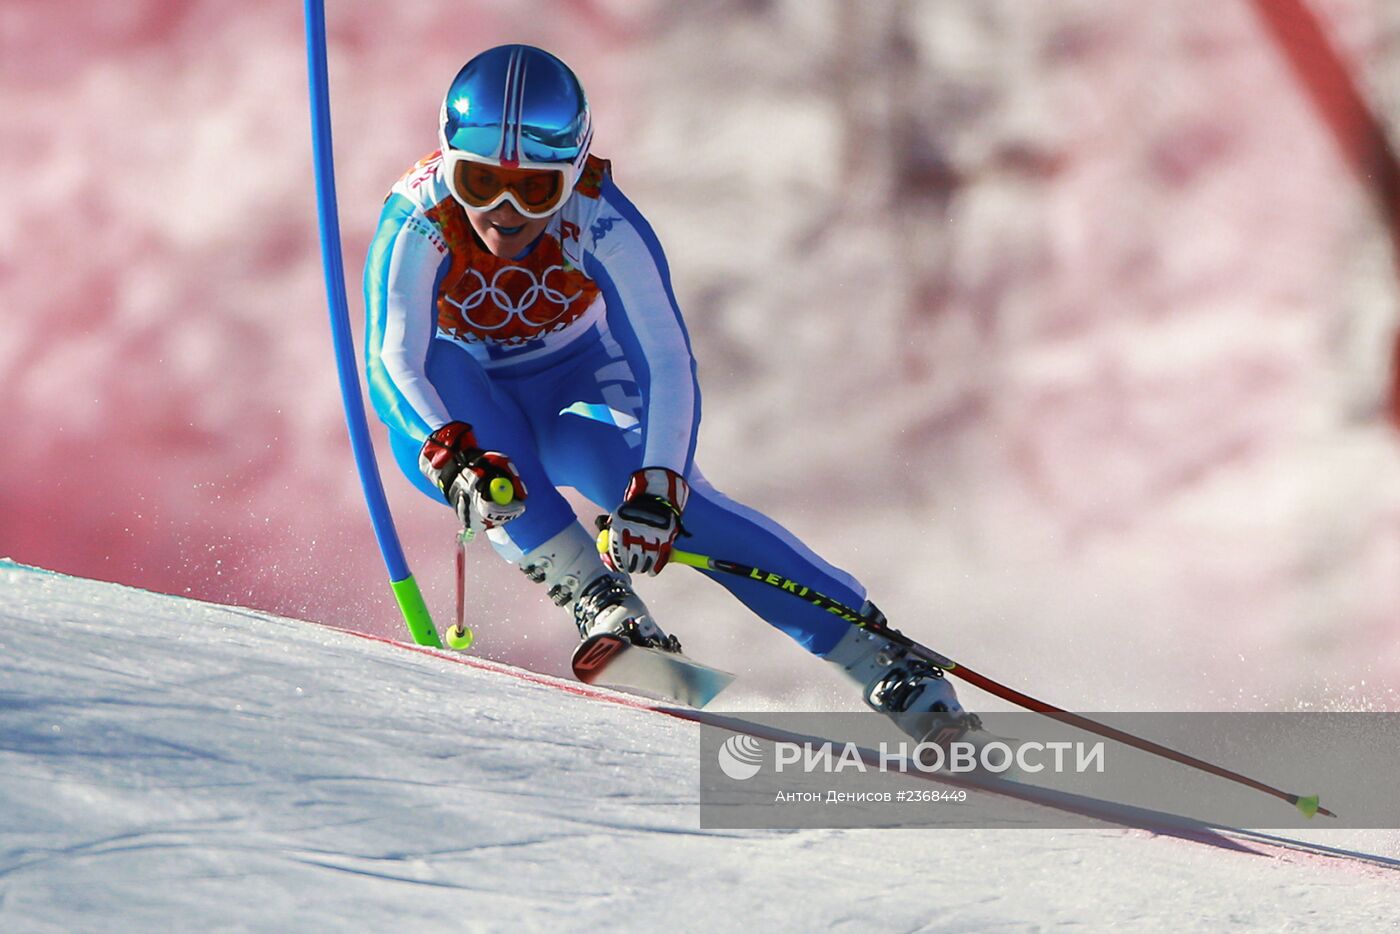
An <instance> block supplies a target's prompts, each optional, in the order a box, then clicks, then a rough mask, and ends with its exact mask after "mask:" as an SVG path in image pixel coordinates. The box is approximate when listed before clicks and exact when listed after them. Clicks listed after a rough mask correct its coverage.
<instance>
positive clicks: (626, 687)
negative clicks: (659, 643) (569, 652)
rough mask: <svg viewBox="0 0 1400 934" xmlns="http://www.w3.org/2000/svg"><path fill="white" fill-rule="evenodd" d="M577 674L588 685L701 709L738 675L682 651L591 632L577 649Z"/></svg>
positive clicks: (575, 674)
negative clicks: (594, 634)
mask: <svg viewBox="0 0 1400 934" xmlns="http://www.w3.org/2000/svg"><path fill="white" fill-rule="evenodd" d="M573 669H574V677H576V678H578V679H579V680H580V681H582V682H583V683H585V684H594V685H599V686H602V687H609V688H615V689H616V690H619V691H626V692H628V693H630V694H641V695H644V696H646V697H653V698H657V699H660V700H669V701H673V702H675V703H677V704H685V705H686V706H688V707H695V708H697V709H698V708H701V707H704V706H705V705H706V704H708V703H709V702H710V701H712V700H714V699H715V696H716V695H717V694H719V692H720V691H723V690H724V689H725V688H726V687H728V686H729V683H730V682H731V681H733V680H734V676H733V675H732V674H730V673H729V672H727V671H720V670H719V669H718V668H711V667H710V666H708V665H702V664H700V663H699V662H697V661H695V660H694V659H690V658H687V657H685V656H684V655H682V654H681V653H679V652H664V651H662V650H661V649H653V648H648V647H646V646H641V645H634V644H633V643H631V642H629V641H627V640H626V639H624V638H622V637H621V636H618V635H616V634H614V633H610V632H605V633H599V634H598V635H596V636H589V637H588V638H587V639H584V640H583V641H582V642H580V643H579V645H578V648H577V649H575V650H574V657H573Z"/></svg>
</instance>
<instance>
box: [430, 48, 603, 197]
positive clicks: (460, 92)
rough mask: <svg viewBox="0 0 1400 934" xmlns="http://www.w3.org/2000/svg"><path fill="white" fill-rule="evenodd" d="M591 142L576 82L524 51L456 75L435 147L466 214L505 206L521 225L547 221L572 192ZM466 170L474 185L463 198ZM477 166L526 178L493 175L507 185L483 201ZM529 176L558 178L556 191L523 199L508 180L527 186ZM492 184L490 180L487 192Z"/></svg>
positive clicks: (493, 55) (536, 53) (492, 57)
mask: <svg viewBox="0 0 1400 934" xmlns="http://www.w3.org/2000/svg"><path fill="white" fill-rule="evenodd" d="M592 138H593V122H592V117H591V114H590V113H589V109H588V98H587V97H586V96H585V95H584V93H583V85H582V84H580V83H579V80H578V77H577V76H576V75H575V74H574V73H573V72H572V71H571V70H570V69H569V66H568V65H565V64H564V63H563V62H561V61H560V60H559V59H557V58H555V57H554V56H553V55H551V54H549V53H548V52H546V51H544V50H543V49H537V48H535V47H534V46H530V45H501V46H497V47H496V48H494V49H487V50H486V51H485V52H482V53H481V54H480V55H477V56H476V57H475V58H473V59H472V60H471V61H469V62H467V63H466V65H464V66H462V70H461V71H459V72H457V77H455V78H453V79H452V86H451V87H450V88H448V91H447V96H446V97H445V98H444V99H443V102H442V118H441V123H440V126H439V142H440V143H441V145H442V155H443V160H444V162H445V164H446V169H447V178H448V184H449V187H450V188H451V190H452V194H453V195H454V196H455V197H456V198H457V200H458V201H459V202H461V203H462V205H463V206H464V207H466V208H468V209H469V210H474V211H484V210H490V209H491V208H494V207H495V206H496V205H498V204H500V203H501V202H502V201H507V200H508V201H510V202H511V204H512V205H514V206H515V208H516V209H517V210H519V211H520V212H521V213H522V214H525V215H526V216H528V217H536V218H538V217H547V216H548V215H550V214H552V213H554V212H555V211H557V210H558V209H559V207H560V206H561V205H562V204H563V203H564V201H566V200H567V199H568V196H569V194H570V193H571V192H572V191H573V189H574V184H575V183H576V182H577V181H578V176H579V172H580V171H581V170H582V168H583V163H584V160H585V159H586V158H587V157H588V144H589V143H590V142H591V141H592ZM472 166H475V167H477V168H476V169H474V170H473V172H474V173H475V174H474V175H473V179H474V181H475V184H474V186H473V188H472V190H471V191H468V190H467V188H468V186H467V170H468V169H470V168H471V167H472ZM482 166H495V167H497V168H500V169H506V170H526V171H525V172H524V173H518V172H507V173H498V174H500V175H502V176H504V177H505V178H506V179H507V180H506V181H505V182H502V183H500V185H499V192H494V191H488V192H487V193H486V196H483V193H482V190H481V187H482V184H483V183H482V181H481V177H482V170H481V168H480V167H482ZM529 170H544V171H549V172H556V173H558V178H557V187H553V186H550V187H551V193H550V194H547V195H542V196H538V197H530V198H527V197H525V196H523V194H522V192H523V191H524V186H523V185H513V184H511V182H510V180H509V179H510V178H512V177H519V176H523V177H526V178H528V177H529V175H530V171H529ZM489 174H490V173H487V175H489ZM498 181H499V179H497V178H495V177H491V178H489V179H488V182H487V184H492V185H494V184H496V183H497V182H498ZM536 181H538V179H536ZM536 191H538V186H536Z"/></svg>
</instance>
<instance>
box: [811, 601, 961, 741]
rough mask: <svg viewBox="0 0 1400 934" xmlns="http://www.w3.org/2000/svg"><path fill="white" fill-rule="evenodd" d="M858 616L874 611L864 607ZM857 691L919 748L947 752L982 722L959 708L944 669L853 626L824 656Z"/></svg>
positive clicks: (875, 610)
mask: <svg viewBox="0 0 1400 934" xmlns="http://www.w3.org/2000/svg"><path fill="white" fill-rule="evenodd" d="M861 612H862V615H877V614H879V610H877V609H875V606H874V604H871V603H869V602H867V603H866V604H865V606H864V607H862V610H861ZM825 658H826V660H827V661H828V662H831V663H832V664H833V665H836V666H837V667H838V668H840V669H841V672H842V673H843V674H844V675H845V676H846V677H848V678H850V679H851V680H853V681H854V682H855V683H856V684H857V685H859V686H860V690H861V698H862V699H863V700H864V701H865V703H866V704H867V705H868V706H869V707H870V708H871V709H873V710H877V711H879V712H880V713H882V714H884V715H885V716H887V717H889V718H890V720H892V721H894V725H895V726H897V727H899V729H900V730H901V731H903V732H904V733H906V734H907V735H909V736H910V737H912V738H913V739H914V740H916V741H917V742H920V743H934V744H935V745H938V746H943V747H944V748H946V747H947V746H948V744H949V743H952V742H954V741H956V740H958V739H961V738H962V737H963V736H964V735H965V734H966V733H967V732H968V731H969V730H980V729H981V727H982V721H981V720H979V719H978V717H977V715H976V714H971V713H968V712H967V711H966V710H964V709H963V707H962V704H960V703H958V696H957V694H956V693H955V692H954V691H953V686H952V685H951V684H949V683H948V679H947V678H945V677H944V676H943V669H941V668H939V667H938V666H937V665H934V664H932V663H931V662H928V661H925V660H924V659H922V658H919V657H918V656H916V655H912V654H911V653H910V652H909V650H908V649H906V648H905V647H904V646H902V645H899V644H898V643H895V642H892V641H890V640H889V639H886V638H884V637H882V636H880V635H879V634H878V633H874V632H870V631H869V630H866V629H861V628H860V627H857V626H852V627H851V629H850V631H849V632H848V633H846V634H845V635H844V636H842V637H841V641H839V642H837V643H836V646H835V647H834V648H833V649H832V650H831V651H830V652H828V653H827V654H826V656H825Z"/></svg>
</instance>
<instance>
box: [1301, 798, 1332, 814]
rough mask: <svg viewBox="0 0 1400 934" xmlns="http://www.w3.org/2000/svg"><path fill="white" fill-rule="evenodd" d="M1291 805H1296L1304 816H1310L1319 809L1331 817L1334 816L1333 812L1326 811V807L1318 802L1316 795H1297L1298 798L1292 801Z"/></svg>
mask: <svg viewBox="0 0 1400 934" xmlns="http://www.w3.org/2000/svg"><path fill="white" fill-rule="evenodd" d="M1293 806H1294V807H1296V808H1297V809H1298V810H1299V811H1301V812H1302V813H1303V816H1304V817H1312V816H1313V815H1314V814H1316V813H1317V812H1318V811H1319V810H1320V811H1322V812H1323V813H1324V814H1328V815H1331V816H1333V817H1335V816H1336V815H1335V814H1332V812H1331V811H1328V810H1327V809H1326V808H1324V807H1322V805H1321V804H1319V803H1318V798H1317V795H1299V796H1298V800H1297V801H1294V802H1293Z"/></svg>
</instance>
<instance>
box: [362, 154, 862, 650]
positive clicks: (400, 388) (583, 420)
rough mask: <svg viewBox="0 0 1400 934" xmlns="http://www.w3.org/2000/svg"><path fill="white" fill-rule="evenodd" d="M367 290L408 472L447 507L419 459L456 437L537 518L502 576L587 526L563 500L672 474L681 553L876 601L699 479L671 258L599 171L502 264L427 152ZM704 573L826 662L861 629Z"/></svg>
mask: <svg viewBox="0 0 1400 934" xmlns="http://www.w3.org/2000/svg"><path fill="white" fill-rule="evenodd" d="M364 288H365V307H366V316H367V322H366V359H367V368H368V379H369V387H370V399H371V401H372V403H373V406H374V409H375V411H376V412H377V413H378V414H379V417H380V419H382V420H383V422H384V423H385V424H386V425H387V426H388V427H389V435H390V441H391V444H392V448H393V452H394V456H395V458H396V460H397V461H398V464H399V467H400V468H401V469H402V471H403V473H404V474H405V475H406V476H407V477H408V478H409V479H410V480H411V481H412V482H413V483H414V484H416V485H417V486H418V487H419V488H420V489H422V490H423V492H424V493H426V494H428V495H429V496H431V497H433V498H434V499H435V500H437V501H439V502H443V501H444V500H443V497H442V494H441V493H440V492H439V491H438V490H437V489H436V488H434V487H433V485H432V484H431V483H430V482H429V481H428V480H427V479H426V478H425V477H424V476H423V475H422V474H421V473H420V472H419V469H418V453H419V449H420V448H421V447H422V445H423V442H424V440H425V439H426V438H427V436H428V435H429V434H430V433H431V432H433V431H435V430H436V429H438V428H440V427H441V426H442V425H444V424H446V423H447V422H449V421H463V422H467V423H469V424H470V425H472V427H473V429H474V431H475V433H476V437H477V440H478V442H479V443H480V444H481V446H482V447H484V448H486V449H487V450H495V451H500V452H502V453H504V454H506V455H507V456H508V457H510V458H511V460H512V461H513V462H514V463H515V465H516V467H517V468H518V469H519V471H520V473H521V476H522V478H523V479H524V481H525V486H526V488H527V489H528V490H529V494H530V496H529V501H528V505H527V508H526V511H525V513H524V515H523V516H521V517H520V518H519V519H516V520H514V521H513V522H511V523H509V524H508V525H507V526H504V527H503V528H502V529H501V530H500V531H501V532H504V533H505V534H504V535H501V534H497V535H493V537H492V538H493V545H494V546H495V547H496V549H497V551H498V552H500V553H501V554H502V555H503V556H504V557H505V558H506V559H507V560H509V561H512V562H514V563H519V562H520V561H521V560H523V558H524V557H525V556H528V555H529V554H530V552H531V550H532V549H535V548H538V547H539V546H540V545H541V544H543V543H544V542H546V541H548V540H549V539H550V538H552V537H553V536H555V535H556V534H558V533H559V532H561V531H563V530H564V529H565V527H566V526H567V525H568V524H569V523H572V522H575V521H577V518H576V517H575V515H574V512H573V510H572V508H571V507H570V506H569V504H568V502H567V501H566V500H565V499H564V497H563V496H561V495H560V493H559V491H558V489H557V488H558V487H566V486H567V487H573V488H574V489H576V490H578V491H579V492H581V493H582V494H583V495H584V496H586V497H587V498H588V499H590V500H592V501H593V502H594V503H596V504H597V505H598V507H599V508H600V509H602V510H604V511H608V510H611V509H612V508H614V507H615V506H616V505H617V503H618V501H619V499H620V498H621V495H622V493H623V491H624V489H625V488H626V486H627V480H628V477H629V475H630V474H631V473H632V472H633V471H634V470H638V469H640V468H642V467H667V468H670V469H671V470H674V471H676V472H677V473H679V474H682V475H683V476H685V477H686V479H687V480H688V481H689V482H690V484H691V496H690V500H689V503H688V505H687V507H686V510H685V517H684V524H685V529H686V531H687V532H688V533H689V536H688V537H685V538H683V539H682V540H681V541H680V542H679V543H678V547H682V548H685V549H686V550H691V551H698V552H701V553H705V554H713V555H717V556H721V557H726V558H730V559H732V560H734V561H737V562H740V563H743V564H747V565H750V566H754V567H761V568H764V569H766V570H769V571H773V572H776V573H778V574H781V575H783V576H786V577H789V578H791V579H793V580H798V581H802V582H803V583H804V584H807V586H810V587H812V588H813V589H816V590H819V591H821V592H822V593H825V594H827V595H828V596H830V597H833V598H835V599H836V600H840V601H842V602H843V603H846V604H848V605H852V606H860V605H861V603H862V602H863V601H864V599H865V591H864V588H863V587H862V586H861V585H860V584H859V582H857V581H856V580H855V579H854V578H853V577H852V576H851V575H849V574H847V573H846V572H844V571H841V570H839V569H838V568H835V567H833V566H832V565H830V564H828V563H827V562H825V561H823V560H822V559H821V558H819V557H818V556H817V555H816V554H814V553H813V552H812V551H811V550H810V549H808V548H807V547H806V546H805V545H803V544H802V543H801V542H800V541H798V540H797V538H796V537H795V536H793V535H792V534H791V533H790V532H788V531H787V530H785V529H783V528H782V527H781V526H779V525H778V524H777V523H775V522H773V521H772V520H771V519H769V518H767V517H766V516H763V515H761V514H759V513H758V512H755V511H754V510H752V509H749V508H747V507H745V506H742V505H740V504H738V503H736V502H734V501H733V500H731V499H729V498H727V497H725V496H724V495H722V494H721V493H719V492H718V491H716V490H715V489H714V488H713V487H711V486H710V485H709V484H708V483H707V482H706V481H705V479H704V477H703V476H702V475H701V473H700V471H699V470H698V469H697V468H696V466H695V440H696V434H697V431H698V429H699V424H700V387H699V384H698V382H697V380H696V368H695V358H694V355H693V354H692V353H691V348H690V338H689V336H688V334H687V333H686V328H685V323H684V321H683V320H682V318H681V313H680V309H679V307H678V306H677V304H676V297H675V294H674V293H673V292H672V290H671V277H670V272H669V270H668V268H667V265H666V257H665V254H664V253H663V252H662V249H661V244H660V243H659V242H657V239H656V235H655V234H654V233H653V232H652V229H651V226H650V225H649V224H648V223H647V221H646V219H645V218H643V217H642V215H641V214H640V213H639V212H638V211H637V209H636V208H635V207H633V206H632V203H631V202H630V201H628V200H627V198H626V197H624V196H623V194H622V192H621V191H619V190H618V188H617V186H616V185H615V184H614V183H613V180H612V176H611V172H610V169H609V165H608V163H607V162H605V161H604V160H601V159H598V158H596V157H593V156H590V157H589V158H588V160H587V163H586V165H585V167H584V169H583V172H582V174H581V176H580V179H579V183H578V186H577V188H576V189H575V190H574V192H573V194H572V195H571V196H570V198H569V200H568V201H567V202H566V203H565V204H564V205H563V207H561V208H560V210H559V211H558V212H556V213H555V214H554V215H552V216H551V217H550V220H549V224H548V226H547V227H546V228H545V230H544V232H543V233H542V234H541V235H540V237H539V238H538V239H537V240H536V241H535V242H534V243H533V244H532V245H531V246H530V247H529V248H528V249H527V250H526V251H524V252H523V253H522V254H521V255H519V256H515V257H511V258H502V257H497V256H494V255H492V254H491V253H490V252H489V251H488V250H487V249H486V248H485V247H484V246H483V245H482V244H481V243H480V242H479V241H478V240H477V239H476V237H475V235H474V234H473V232H472V229H471V225H470V223H469V221H468V220H467V217H466V214H465V211H464V209H463V208H462V207H461V206H460V205H459V204H458V203H457V201H456V200H455V199H454V198H453V197H452V195H451V193H450V192H449V190H448V187H447V180H446V178H445V176H444V173H443V170H442V158H441V154H440V153H433V154H432V155H430V156H428V157H427V158H425V159H423V160H422V161H421V162H419V163H418V165H416V166H415V167H414V168H413V169H412V170H410V171H409V172H408V173H407V174H405V175H404V176H403V177H402V178H401V179H399V181H398V182H397V183H396V184H395V185H394V187H393V189H392V191H391V192H390V194H389V197H388V199H387V200H386V201H385V204H384V209H383V212H382V213H381V215H380V219H379V227H378V230H377V232H376V234H375V237H374V240H373V242H372V244H371V245H370V250H369V257H368V260H367V262H366V265H365V278H364ZM702 573H705V574H707V575H708V576H711V577H712V578H713V579H715V580H716V581H718V582H719V583H720V584H722V585H723V586H724V587H726V588H728V589H729V590H730V591H731V592H732V593H733V594H734V595H735V596H736V597H738V598H739V599H740V600H741V601H743V602H744V604H746V605H747V606H748V607H749V608H750V609H752V610H753V611H754V612H756V613H757V614H758V615H759V616H761V617H762V618H763V619H765V620H767V621H768V622H769V623H770V624H772V625H774V626H776V627H778V628H779V629H781V630H783V631H784V632H786V633H787V634H788V635H790V636H792V637H793V638H794V639H796V640H797V641H798V642H799V643H800V644H802V645H803V646H804V647H805V648H807V649H808V650H809V651H811V652H814V653H816V654H818V655H822V654H825V653H826V652H827V651H828V650H829V649H830V648H831V647H832V646H833V645H835V643H836V641H837V640H838V639H839V638H840V637H841V636H842V635H844V634H845V632H846V631H847V630H848V628H849V624H848V623H846V622H844V621H842V620H841V619H840V618H839V617H837V616H835V615H833V614H831V613H828V612H826V611H823V610H820V609H818V608H816V607H814V606H812V605H810V604H807V603H805V602H803V601H801V600H797V599H794V598H792V597H791V596H788V595H785V594H783V593H780V592H778V591H777V590H775V589H773V588H772V587H770V586H767V585H765V584H762V583H758V582H755V581H749V580H746V579H743V578H738V577H734V576H731V575H722V574H714V573H711V572H708V571H704V572H702Z"/></svg>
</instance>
